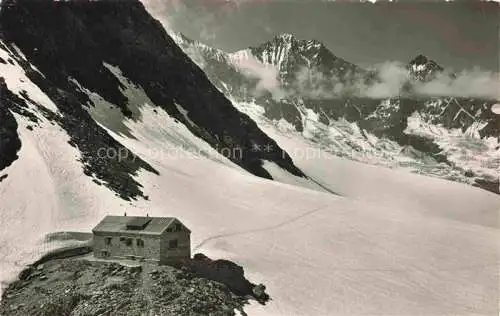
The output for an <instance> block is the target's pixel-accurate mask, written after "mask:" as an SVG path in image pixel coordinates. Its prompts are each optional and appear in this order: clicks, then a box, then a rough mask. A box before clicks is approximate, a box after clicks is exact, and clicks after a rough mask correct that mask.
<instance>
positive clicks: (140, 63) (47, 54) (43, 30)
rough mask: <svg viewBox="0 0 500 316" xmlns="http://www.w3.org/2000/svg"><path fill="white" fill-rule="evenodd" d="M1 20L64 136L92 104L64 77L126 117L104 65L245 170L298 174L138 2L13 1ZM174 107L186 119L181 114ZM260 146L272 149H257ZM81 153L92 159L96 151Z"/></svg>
mask: <svg viewBox="0 0 500 316" xmlns="http://www.w3.org/2000/svg"><path fill="white" fill-rule="evenodd" d="M0 21H1V26H2V33H3V38H4V39H5V41H6V42H8V43H12V44H15V45H17V46H18V47H19V48H20V49H21V51H22V52H23V53H24V55H26V57H27V59H28V60H29V61H30V62H31V63H32V64H33V65H34V66H36V67H37V69H39V70H40V72H41V73H43V74H44V76H45V77H42V76H41V75H40V74H38V73H37V72H33V71H31V72H30V73H29V77H30V79H31V80H32V81H34V82H35V83H36V84H37V85H38V86H39V87H40V88H41V89H42V90H43V91H44V92H45V93H46V94H47V95H48V96H49V97H50V98H51V99H52V100H54V101H55V103H56V105H57V106H58V107H59V109H60V111H61V112H62V113H63V118H62V120H63V121H65V123H64V124H63V125H64V126H65V127H66V129H67V130H68V131H69V134H70V135H74V134H77V132H75V129H81V124H80V122H81V121H82V117H83V118H84V120H83V121H84V122H85V121H87V120H86V119H85V118H86V117H87V116H88V114H87V111H86V109H85V107H87V106H92V101H91V100H90V99H89V98H88V96H87V95H86V94H85V93H83V91H82V90H81V89H80V88H79V87H78V86H77V85H76V84H75V83H74V81H72V80H69V79H70V78H72V79H75V80H76V81H77V82H78V83H79V84H80V85H82V86H84V87H85V88H86V89H88V90H90V91H93V92H95V93H98V94H99V95H100V96H101V97H102V98H103V99H105V100H106V101H108V102H110V103H112V104H115V105H116V106H118V107H120V109H121V110H122V112H123V114H124V115H126V116H128V117H131V116H132V112H131V110H130V109H129V107H128V104H127V103H128V100H127V98H126V97H125V96H124V95H123V94H122V92H121V90H120V88H121V85H120V82H119V81H118V80H117V79H116V77H115V76H113V74H112V73H111V72H110V71H109V69H108V68H106V66H105V63H106V64H110V65H113V66H116V67H119V68H120V69H121V71H122V72H123V74H124V76H126V77H127V78H129V79H130V80H131V81H132V82H133V83H134V84H136V85H138V86H140V87H142V89H144V91H145V92H146V93H147V95H148V97H149V98H150V99H151V100H152V101H153V102H154V103H155V104H156V105H158V106H161V107H162V108H163V109H164V110H165V111H167V113H169V115H171V116H172V117H174V118H176V119H177V120H179V121H181V122H183V123H185V125H186V126H187V127H188V128H189V129H190V130H191V132H192V133H194V134H195V135H197V136H199V137H201V138H202V139H204V140H205V141H206V142H208V143H209V144H210V145H211V146H212V147H214V148H216V149H229V151H230V152H238V153H241V154H238V155H232V156H230V157H228V158H229V159H231V160H232V161H233V162H235V163H237V164H238V165H240V166H241V167H243V168H244V169H246V170H248V171H250V172H252V173H254V174H256V175H258V176H262V177H266V178H271V176H270V175H269V173H268V172H267V171H266V170H265V169H264V168H263V167H262V166H261V164H262V160H263V159H265V160H270V161H274V162H275V163H277V164H278V165H279V166H281V167H282V168H284V169H286V170H288V171H289V172H291V173H292V174H294V175H299V176H301V175H302V172H301V171H300V170H299V169H298V168H297V167H295V165H294V164H293V162H292V161H291V159H290V157H289V156H288V154H287V153H285V152H284V151H283V150H281V149H280V148H279V146H278V145H277V144H276V143H275V142H274V141H273V140H272V139H270V138H269V137H267V135H265V134H264V133H263V132H262V131H261V130H260V129H259V128H258V127H257V125H256V124H255V123H254V122H253V121H252V120H251V119H249V118H248V116H246V115H244V114H242V113H240V112H238V110H236V109H235V108H234V107H233V105H232V104H231V102H230V101H229V100H227V99H226V98H225V97H224V95H223V94H222V93H221V92H220V91H218V90H217V89H216V88H215V87H214V86H213V85H212V83H211V82H210V81H209V80H208V79H207V77H206V76H205V74H204V73H203V72H202V71H201V70H200V69H199V68H198V67H197V66H196V65H195V64H194V63H193V62H192V61H191V60H190V59H189V58H188V57H187V56H186V55H185V54H184V53H183V51H182V50H181V49H180V48H179V47H178V46H177V45H176V44H175V42H174V41H173V40H172V39H171V38H170V37H169V36H168V35H167V34H166V32H165V31H164V29H163V28H162V26H161V25H160V23H159V22H158V21H156V20H154V19H153V18H152V17H151V16H150V15H149V14H148V13H147V11H146V10H145V9H144V7H143V5H142V4H141V3H140V2H139V1H135V0H130V1H70V2H54V1H49V0H47V1H37V2H33V1H27V0H26V1H23V0H18V1H14V0H11V1H8V3H7V6H5V7H4V8H3V9H2V12H1V13H0ZM177 105H181V106H182V108H184V110H185V111H186V112H187V113H181V112H180V111H179V108H178V106H177ZM91 125H92V124H91V123H89V125H88V126H91ZM85 129H86V130H87V128H85ZM100 132H101V131H100V129H99V128H95V130H92V129H91V130H87V133H86V134H87V135H92V136H89V137H93V138H94V139H95V138H98V137H96V136H95V135H100ZM80 134H81V133H80ZM100 136H102V137H105V136H103V135H100ZM100 136H99V137H100ZM75 142H76V143H77V145H78V147H79V148H80V146H90V145H88V143H89V142H90V143H91V142H92V140H91V139H81V140H80V141H78V139H77V140H75ZM105 142H108V140H106V141H105ZM256 145H258V146H256ZM264 145H269V146H267V147H266V148H272V150H271V151H263V150H259V149H258V148H262V147H263V146H264ZM87 151H90V152H91V154H90V156H93V157H95V155H93V154H92V152H93V151H95V148H90V149H89V150H87ZM94 154H95V152H94ZM131 157H133V155H131ZM89 160H91V158H90V157H89ZM137 161H139V162H137ZM134 162H135V163H136V164H138V165H135V166H132V168H131V169H132V171H134V170H137V167H139V168H140V167H142V168H146V169H148V170H150V171H153V170H152V169H151V168H150V167H148V166H147V165H144V163H142V162H141V161H140V160H137V159H134ZM89 163H90V164H92V162H89ZM117 168H118V169H119V168H120V167H119V166H117ZM94 169H96V168H94ZM103 172H104V171H103ZM110 172H112V171H110ZM101 176H102V177H103V178H106V176H105V175H101ZM122 185H123V181H122ZM125 185H127V183H125Z"/></svg>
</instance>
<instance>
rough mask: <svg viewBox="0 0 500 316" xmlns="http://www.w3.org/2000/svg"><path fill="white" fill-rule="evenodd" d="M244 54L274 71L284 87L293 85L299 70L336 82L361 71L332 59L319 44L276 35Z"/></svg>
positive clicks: (321, 44)
mask: <svg viewBox="0 0 500 316" xmlns="http://www.w3.org/2000/svg"><path fill="white" fill-rule="evenodd" d="M248 51H249V53H250V54H251V55H252V56H254V57H256V58H257V59H258V60H260V61H261V62H263V63H264V64H269V65H273V66H274V67H276V68H277V69H278V70H279V77H280V79H281V81H282V82H283V83H284V84H285V85H287V84H293V82H294V81H295V80H296V75H297V73H299V72H300V71H301V69H303V68H307V69H315V70H316V71H318V72H319V73H321V74H322V75H323V76H325V77H333V76H335V77H336V78H338V79H339V80H340V81H343V80H347V79H348V77H349V76H354V75H355V74H356V73H357V72H362V71H363V70H362V69H361V68H359V67H357V66H356V65H354V64H352V63H349V62H347V61H345V60H344V59H342V58H340V57H337V56H335V55H334V54H333V53H332V52H331V51H330V50H328V48H326V47H325V45H323V43H321V42H320V41H317V40H302V39H297V38H296V37H295V36H293V35H292V34H281V35H278V36H276V37H274V38H273V39H272V40H270V41H269V42H266V43H263V44H262V45H260V46H257V47H250V48H249V49H248Z"/></svg>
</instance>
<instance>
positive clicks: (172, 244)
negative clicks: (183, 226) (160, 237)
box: [168, 239, 179, 249]
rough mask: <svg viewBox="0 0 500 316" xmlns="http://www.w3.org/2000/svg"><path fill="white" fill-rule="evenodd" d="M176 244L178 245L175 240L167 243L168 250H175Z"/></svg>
mask: <svg viewBox="0 0 500 316" xmlns="http://www.w3.org/2000/svg"><path fill="white" fill-rule="evenodd" d="M178 244H179V242H178V241H177V239H174V240H170V241H169V242H168V248H170V249H175V248H177V246H178Z"/></svg>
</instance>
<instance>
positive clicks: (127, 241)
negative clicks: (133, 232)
mask: <svg viewBox="0 0 500 316" xmlns="http://www.w3.org/2000/svg"><path fill="white" fill-rule="evenodd" d="M125 244H126V245H127V246H129V247H130V246H132V238H127V239H125Z"/></svg>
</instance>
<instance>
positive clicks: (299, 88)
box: [288, 62, 500, 99]
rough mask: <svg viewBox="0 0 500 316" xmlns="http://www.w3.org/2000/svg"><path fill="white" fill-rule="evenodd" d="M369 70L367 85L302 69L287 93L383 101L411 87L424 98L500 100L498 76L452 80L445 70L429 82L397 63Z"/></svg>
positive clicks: (469, 74)
mask: <svg viewBox="0 0 500 316" xmlns="http://www.w3.org/2000/svg"><path fill="white" fill-rule="evenodd" d="M371 70H372V71H375V72H376V73H377V74H378V80H375V81H373V82H371V83H367V82H366V80H365V78H363V77H361V76H356V75H353V76H351V77H350V78H349V79H350V80H340V79H339V78H338V77H336V76H326V75H325V74H324V73H322V72H320V71H318V70H316V69H311V68H306V67H304V68H301V69H300V70H299V71H298V72H297V73H296V74H295V78H296V80H295V82H294V83H293V84H292V85H291V89H290V90H289V91H288V94H293V95H300V96H303V97H310V98H316V99H327V98H338V97H341V96H343V95H355V96H359V97H368V98H373V99H382V98H390V97H396V96H399V95H402V94H405V91H406V88H407V87H409V86H411V89H412V93H414V94H416V95H419V96H424V97H425V96H427V97H439V96H453V97H474V98H485V99H500V78H499V74H498V73H493V72H487V71H482V70H480V69H473V70H465V71H462V72H460V73H456V74H455V76H454V77H451V76H450V75H449V74H450V73H451V72H450V71H446V72H443V73H442V74H439V75H437V76H436V77H435V78H434V79H432V80H431V81H428V82H420V81H416V80H414V79H412V78H411V77H410V74H409V73H408V70H407V69H406V67H405V65H404V64H402V63H399V62H387V63H383V64H379V65H376V66H374V67H373V69H371Z"/></svg>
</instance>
